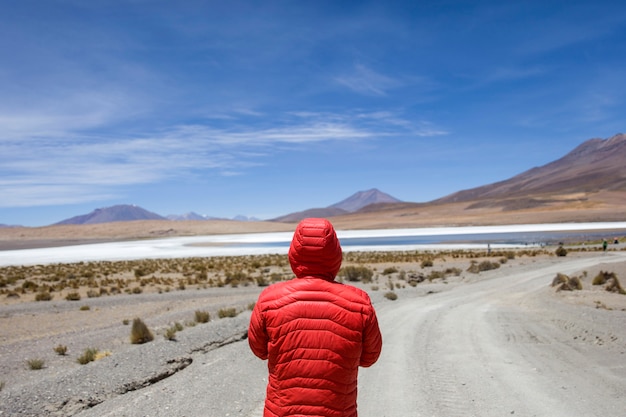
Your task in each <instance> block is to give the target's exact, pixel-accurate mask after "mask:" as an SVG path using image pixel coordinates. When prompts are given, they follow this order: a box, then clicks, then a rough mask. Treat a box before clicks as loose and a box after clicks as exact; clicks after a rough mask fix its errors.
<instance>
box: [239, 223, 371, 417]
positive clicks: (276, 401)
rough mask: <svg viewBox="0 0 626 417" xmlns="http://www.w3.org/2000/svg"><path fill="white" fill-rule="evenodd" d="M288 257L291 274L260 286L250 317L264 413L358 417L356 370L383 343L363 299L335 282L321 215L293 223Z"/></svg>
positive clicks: (335, 263) (337, 262) (331, 240)
mask: <svg viewBox="0 0 626 417" xmlns="http://www.w3.org/2000/svg"><path fill="white" fill-rule="evenodd" d="M289 259H290V263H291V266H292V269H293V271H294V273H295V274H296V277H297V279H294V280H290V281H287V282H282V283H278V284H274V285H272V286H270V287H269V288H267V289H265V290H264V291H263V292H262V293H261V295H260V296H259V299H258V301H257V303H256V305H255V308H254V310H253V312H252V317H251V319H250V328H249V332H248V336H249V343H250V348H251V349H252V351H253V352H254V354H255V355H257V356H258V357H260V358H261V359H268V368H269V380H268V386H267V398H266V402H265V412H264V416H290V415H298V416H303V415H310V416H324V417H331V416H336V417H339V416H341V417H353V416H356V415H357V410H356V398H357V375H358V367H359V366H370V365H372V364H373V363H374V362H376V360H377V359H378V356H379V355H380V351H381V346H382V338H381V335H380V330H379V328H378V322H377V319H376V313H375V311H374V308H373V307H372V305H371V302H370V299H369V296H368V295H367V293H365V292H364V291H362V290H360V289H358V288H355V287H352V286H348V285H343V284H340V283H337V282H335V281H334V278H335V276H336V274H337V272H338V271H339V267H340V266H341V247H340V246H339V242H338V240H337V238H336V235H335V231H334V229H333V228H332V225H331V224H330V223H329V222H328V221H327V220H324V219H306V220H304V221H303V222H301V223H300V225H298V228H297V229H296V232H295V234H294V239H293V241H292V245H291V248H290V252H289Z"/></svg>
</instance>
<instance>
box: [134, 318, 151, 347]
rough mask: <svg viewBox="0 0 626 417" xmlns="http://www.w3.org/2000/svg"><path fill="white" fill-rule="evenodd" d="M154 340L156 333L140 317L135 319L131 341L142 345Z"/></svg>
mask: <svg viewBox="0 0 626 417" xmlns="http://www.w3.org/2000/svg"><path fill="white" fill-rule="evenodd" d="M153 340H154V335H153V334H152V332H151V331H150V329H148V326H146V324H145V323H144V322H143V321H142V320H141V319H139V318H136V319H134V320H133V325H132V328H131V330H130V343H132V344H133V345H140V344H143V343H147V342H151V341H153Z"/></svg>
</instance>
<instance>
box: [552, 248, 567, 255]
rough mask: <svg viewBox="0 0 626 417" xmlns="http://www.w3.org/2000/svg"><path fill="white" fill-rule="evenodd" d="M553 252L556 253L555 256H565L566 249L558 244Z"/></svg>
mask: <svg viewBox="0 0 626 417" xmlns="http://www.w3.org/2000/svg"><path fill="white" fill-rule="evenodd" d="M554 253H555V254H556V256H567V249H565V248H564V247H563V246H559V247H558V248H557V249H556V251H554Z"/></svg>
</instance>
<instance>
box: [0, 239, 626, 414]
mask: <svg viewBox="0 0 626 417" xmlns="http://www.w3.org/2000/svg"><path fill="white" fill-rule="evenodd" d="M485 259H491V260H498V258H493V257H490V258H485ZM475 260H476V261H478V262H480V261H481V260H483V259H481V258H479V259H475ZM499 260H501V259H499ZM470 263H471V260H470V259H468V258H454V257H453V256H451V255H450V254H448V255H446V256H442V257H435V260H434V265H433V266H432V267H423V266H422V265H421V264H419V263H418V262H411V261H407V262H392V263H389V264H375V265H371V267H372V268H373V269H374V270H375V271H376V274H375V276H376V277H377V278H375V279H376V281H377V282H375V283H372V284H362V283H355V285H359V286H361V287H362V288H364V289H365V290H367V291H368V292H369V293H370V295H371V297H372V300H373V302H374V304H375V307H376V309H377V312H378V315H379V320H380V324H381V328H382V331H383V335H384V349H383V355H382V356H381V358H380V361H379V362H378V363H377V364H376V365H374V366H373V367H372V368H370V369H365V370H363V371H362V372H361V376H360V387H359V390H360V396H359V408H360V414H359V415H360V416H361V417H363V416H366V417H367V416H372V417H373V416H377V417H379V416H387V417H391V416H398V417H400V416H407V415H418V416H483V417H484V416H502V415H512V414H515V415H519V416H546V417H548V416H550V417H554V416H581V417H582V416H585V417H586V416H590V415H602V416H619V415H622V412H623V410H624V409H625V408H626V399H625V398H624V396H623V392H624V389H625V387H626V367H625V365H624V360H625V358H626V326H624V318H626V295H620V294H615V293H609V292H607V291H605V290H604V288H603V287H602V286H592V285H591V280H592V279H593V277H594V276H595V275H596V274H597V273H598V272H599V271H600V270H603V271H612V272H615V273H616V275H617V276H618V277H619V278H621V279H622V281H624V280H625V278H622V277H625V276H626V252H624V251H621V250H620V251H610V252H608V253H602V252H600V251H591V252H570V253H569V254H568V256H566V257H556V256H552V255H551V254H550V253H549V252H548V254H544V255H538V256H527V255H523V254H518V255H517V256H515V258H514V259H509V260H508V261H506V262H505V263H502V264H501V266H500V267H499V268H498V269H495V270H490V271H484V272H480V273H469V272H467V268H468V266H469V265H470ZM391 267H393V268H395V269H397V272H395V273H392V274H389V275H383V274H382V272H383V271H384V270H385V269H387V268H391ZM452 268H458V270H459V271H460V273H459V275H458V276H456V275H454V274H453V275H449V276H447V277H446V278H445V279H433V280H432V282H429V281H428V280H426V281H424V282H421V283H419V284H417V285H415V286H411V285H408V282H407V277H410V276H411V275H419V274H423V275H428V274H429V273H430V272H432V271H443V270H445V269H452ZM401 271H405V272H406V276H405V279H402V278H401V277H400V272H401ZM559 272H560V273H564V274H568V275H569V276H580V277H581V279H582V282H583V290H580V291H560V292H557V291H556V290H555V288H554V287H552V286H551V283H552V280H553V279H554V277H555V276H556V274H557V273H559ZM390 278H391V280H392V281H393V282H394V283H395V288H394V292H395V293H396V294H397V295H398V299H397V300H395V301H392V300H389V299H387V298H386V297H385V293H387V292H388V283H387V281H388V280H389V279H390ZM261 289H262V288H260V287H257V286H254V285H250V286H245V287H244V286H240V287H239V288H231V287H223V288H206V289H202V288H198V289H195V288H194V289H192V288H189V289H187V290H184V291H182V290H178V291H171V292H163V293H158V292H154V291H152V292H148V291H146V292H145V293H142V294H138V295H130V294H120V295H111V296H106V297H99V298H89V299H86V298H85V299H82V300H81V301H77V302H71V301H66V300H62V299H59V300H56V301H55V300H53V301H48V302H32V301H27V297H23V299H20V300H18V301H15V300H6V299H3V300H0V302H1V303H2V304H0V375H2V376H1V377H0V384H2V390H1V391H0V415H3V416H4V415H7V416H8V415H18V414H19V415H32V416H35V415H39V416H46V415H55V416H73V415H79V416H82V417H86V416H107V415H108V416H188V417H193V416H214V417H224V416H250V417H252V416H260V415H261V414H262V411H261V409H262V402H263V395H264V389H265V383H266V381H267V379H266V372H267V371H266V369H265V364H264V363H263V362H262V361H260V360H257V359H256V358H254V357H253V355H252V354H251V353H250V352H249V350H248V347H247V342H246V341H245V340H244V337H245V332H246V328H247V320H248V318H249V310H248V306H249V304H250V303H252V302H254V300H255V299H256V297H257V296H258V293H259V292H260V291H261ZM84 305H88V306H89V309H88V310H85V309H81V308H80V307H82V306H84ZM229 307H235V308H237V310H238V311H240V314H239V315H238V316H237V317H235V318H222V319H220V318H218V311H219V310H220V309H223V308H229ZM196 310H203V311H209V312H210V314H211V317H212V320H211V321H210V322H209V323H205V324H197V325H195V326H191V325H190V324H189V323H190V322H193V317H194V312H195V311H196ZM135 317H140V318H142V319H143V320H144V321H145V322H146V324H148V326H149V327H150V328H151V330H152V331H153V332H154V333H155V340H154V341H153V342H150V343H146V344H143V345H132V344H130V342H129V334H130V326H129V325H127V324H124V322H125V320H129V319H130V320H132V319H133V318H135ZM174 323H183V324H184V330H182V331H180V332H178V333H176V339H177V341H170V340H167V339H166V338H165V337H164V333H165V331H166V330H167V329H168V328H169V327H171V326H172V325H173V324H174ZM58 345H65V346H67V355H65V356H60V355H58V354H56V353H55V352H54V347H56V346H58ZM87 348H97V349H98V350H99V351H100V352H101V353H104V355H103V356H104V357H103V358H101V359H99V360H96V361H95V362H91V363H89V364H87V365H80V364H78V362H77V357H78V356H80V355H81V353H83V351H84V350H85V349H87ZM36 358H37V359H42V360H44V361H45V366H44V368H43V369H41V370H31V369H29V367H28V366H27V363H26V362H27V361H28V360H30V359H36Z"/></svg>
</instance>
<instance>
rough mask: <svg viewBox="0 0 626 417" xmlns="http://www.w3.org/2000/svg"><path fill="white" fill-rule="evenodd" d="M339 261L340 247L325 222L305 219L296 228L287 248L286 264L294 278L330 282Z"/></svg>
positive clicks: (332, 231)
mask: <svg viewBox="0 0 626 417" xmlns="http://www.w3.org/2000/svg"><path fill="white" fill-rule="evenodd" d="M341 260H342V252H341V245H340V244H339V239H338V238H337V233H335V228H334V227H333V225H332V224H331V223H330V222H329V221H328V220H326V219H318V218H309V219H304V220H302V221H301V222H300V223H299V224H298V226H297V227H296V231H295V232H294V234H293V239H292V240H291V246H290V248H289V263H290V264H291V270H292V271H293V273H294V274H296V277H298V278H300V277H305V276H315V277H322V278H325V279H330V280H333V279H335V276H337V273H338V272H339V268H341Z"/></svg>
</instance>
